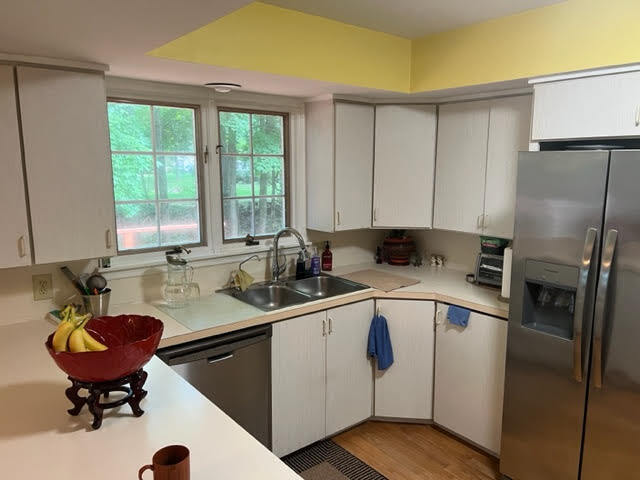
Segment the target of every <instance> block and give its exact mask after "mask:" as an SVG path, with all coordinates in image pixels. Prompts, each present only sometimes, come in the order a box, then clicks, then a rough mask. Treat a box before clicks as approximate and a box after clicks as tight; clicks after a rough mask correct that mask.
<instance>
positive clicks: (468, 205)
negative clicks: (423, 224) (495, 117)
mask: <svg viewBox="0 0 640 480" xmlns="http://www.w3.org/2000/svg"><path fill="white" fill-rule="evenodd" d="M488 131H489V103H488V102H486V101H482V102H465V103H455V104H450V105H443V106H441V107H440V111H439V120H438V153H437V161H436V183H435V207H434V216H433V226H434V228H439V229H442V230H455V231H458V232H468V233H481V232H482V214H483V213H484V191H485V188H484V187H485V172H486V166H487V138H488Z"/></svg>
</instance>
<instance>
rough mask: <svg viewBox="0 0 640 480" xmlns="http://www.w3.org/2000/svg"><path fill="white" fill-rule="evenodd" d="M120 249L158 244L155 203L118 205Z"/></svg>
mask: <svg viewBox="0 0 640 480" xmlns="http://www.w3.org/2000/svg"><path fill="white" fill-rule="evenodd" d="M116 219H117V220H116V223H117V232H118V250H131V249H134V248H152V247H157V246H158V226H157V220H156V206H155V204H154V203H125V204H118V205H116Z"/></svg>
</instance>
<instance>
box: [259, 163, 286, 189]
mask: <svg viewBox="0 0 640 480" xmlns="http://www.w3.org/2000/svg"><path fill="white" fill-rule="evenodd" d="M253 192H254V193H253V194H254V195H256V196H257V195H284V159H283V158H282V157H255V158H254V160H253Z"/></svg>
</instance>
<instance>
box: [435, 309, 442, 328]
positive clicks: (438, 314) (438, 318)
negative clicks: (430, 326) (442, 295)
mask: <svg viewBox="0 0 640 480" xmlns="http://www.w3.org/2000/svg"><path fill="white" fill-rule="evenodd" d="M437 325H442V310H437V311H436V326H437Z"/></svg>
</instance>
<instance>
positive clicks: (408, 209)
mask: <svg viewBox="0 0 640 480" xmlns="http://www.w3.org/2000/svg"><path fill="white" fill-rule="evenodd" d="M436 126H437V116H436V107H435V106H432V105H378V106H376V129H375V131H376V133H375V162H374V180H373V226H374V227H379V228H391V227H393V228H395V227H397V228H430V227H431V220H432V216H433V173H434V162H435V146H436Z"/></svg>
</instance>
